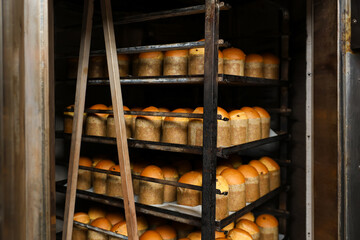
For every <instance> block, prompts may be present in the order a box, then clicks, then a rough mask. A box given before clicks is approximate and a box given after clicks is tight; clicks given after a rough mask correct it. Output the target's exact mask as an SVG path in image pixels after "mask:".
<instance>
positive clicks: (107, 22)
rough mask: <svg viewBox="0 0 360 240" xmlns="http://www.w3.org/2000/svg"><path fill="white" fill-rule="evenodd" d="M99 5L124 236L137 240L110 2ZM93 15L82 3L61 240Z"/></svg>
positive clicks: (67, 218) (67, 222) (67, 234)
mask: <svg viewBox="0 0 360 240" xmlns="http://www.w3.org/2000/svg"><path fill="white" fill-rule="evenodd" d="M100 2H101V14H102V22H103V29H104V38H105V47H106V59H107V63H108V64H107V65H108V71H109V79H110V89H111V99H112V105H113V114H114V120H115V130H116V142H117V149H118V156H119V164H120V174H121V183H122V191H123V195H124V196H123V199H124V208H125V218H126V223H127V224H126V225H127V232H128V238H129V239H131V240H138V239H139V237H138V235H137V222H136V211H135V202H134V194H133V186H132V178H131V169H130V162H129V149H128V145H127V137H126V128H125V118H124V110H123V101H122V94H121V88H120V74H119V67H118V59H117V52H116V42H115V33H114V24H113V18H112V10H111V2H110V0H100ZM93 13H94V0H85V4H84V14H83V22H82V30H81V42H80V53H79V64H78V72H77V82H76V95H75V109H74V122H73V132H72V136H71V149H70V160H69V170H68V182H67V191H66V204H65V215H64V226H63V236H62V239H63V240H71V238H72V229H73V218H74V208H75V199H76V186H77V178H78V168H79V158H80V146H81V137H82V129H83V128H82V124H83V113H84V106H85V94H86V85H87V75H88V65H89V55H90V42H91V31H92V18H93Z"/></svg>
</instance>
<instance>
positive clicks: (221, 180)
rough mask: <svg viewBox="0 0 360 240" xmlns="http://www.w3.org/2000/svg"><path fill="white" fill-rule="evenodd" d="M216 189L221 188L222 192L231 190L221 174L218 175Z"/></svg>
mask: <svg viewBox="0 0 360 240" xmlns="http://www.w3.org/2000/svg"><path fill="white" fill-rule="evenodd" d="M216 189H218V190H220V192H222V193H225V192H229V184H228V183H227V181H226V179H225V178H224V177H223V176H221V175H216Z"/></svg>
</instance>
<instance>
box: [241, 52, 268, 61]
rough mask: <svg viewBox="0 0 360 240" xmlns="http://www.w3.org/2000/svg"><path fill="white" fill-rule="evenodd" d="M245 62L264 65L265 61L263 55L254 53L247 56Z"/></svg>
mask: <svg viewBox="0 0 360 240" xmlns="http://www.w3.org/2000/svg"><path fill="white" fill-rule="evenodd" d="M245 62H247V63H251V62H254V63H263V62H264V59H263V57H262V56H261V55H259V54H254V53H252V54H249V55H247V56H246V58H245Z"/></svg>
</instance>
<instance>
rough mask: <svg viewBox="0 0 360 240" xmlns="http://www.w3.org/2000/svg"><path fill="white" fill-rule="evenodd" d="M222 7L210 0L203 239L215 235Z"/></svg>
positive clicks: (206, 18) (208, 11)
mask: <svg viewBox="0 0 360 240" xmlns="http://www.w3.org/2000/svg"><path fill="white" fill-rule="evenodd" d="M218 39H219V7H218V1H217V0H206V11H205V73H204V123H203V124H204V125H203V129H204V131H203V192H202V229H201V235H202V236H201V239H203V240H214V239H215V203H216V195H215V194H216V184H215V181H216V141H217V120H216V115H217V98H218V85H217V75H218Z"/></svg>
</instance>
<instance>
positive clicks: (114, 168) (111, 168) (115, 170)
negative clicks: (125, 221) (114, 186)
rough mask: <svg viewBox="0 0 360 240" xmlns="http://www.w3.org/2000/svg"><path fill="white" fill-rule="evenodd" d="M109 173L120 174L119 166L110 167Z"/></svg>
mask: <svg viewBox="0 0 360 240" xmlns="http://www.w3.org/2000/svg"><path fill="white" fill-rule="evenodd" d="M109 171H113V172H120V165H115V166H112V167H110V168H109ZM113 225H114V224H113Z"/></svg>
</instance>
